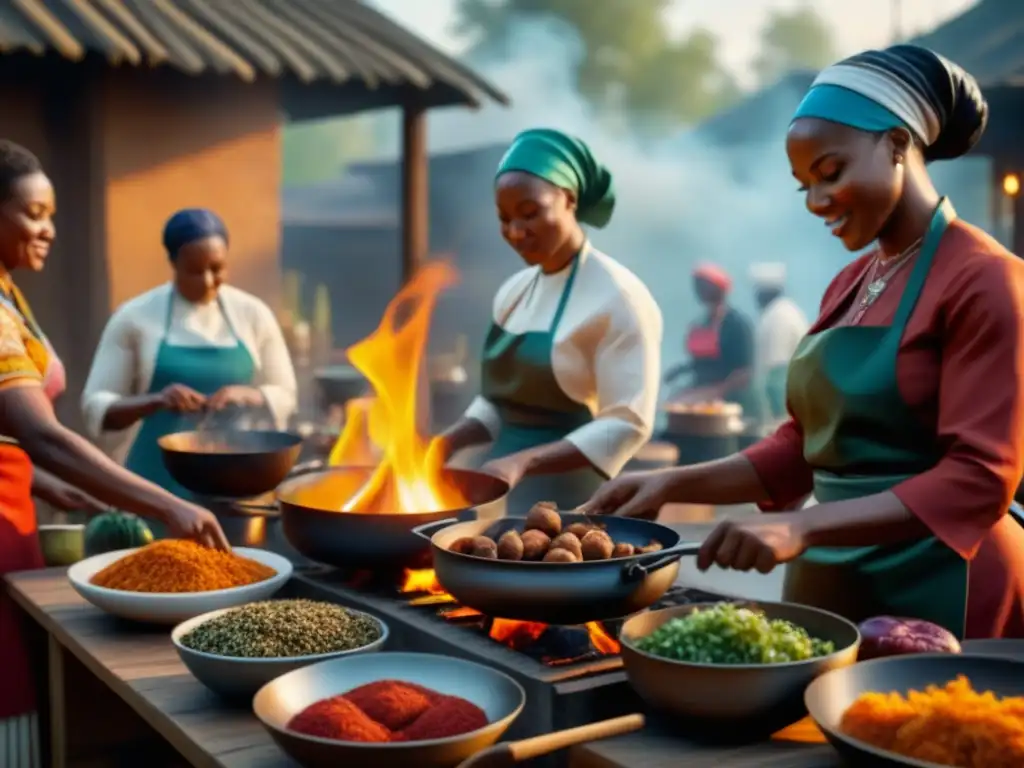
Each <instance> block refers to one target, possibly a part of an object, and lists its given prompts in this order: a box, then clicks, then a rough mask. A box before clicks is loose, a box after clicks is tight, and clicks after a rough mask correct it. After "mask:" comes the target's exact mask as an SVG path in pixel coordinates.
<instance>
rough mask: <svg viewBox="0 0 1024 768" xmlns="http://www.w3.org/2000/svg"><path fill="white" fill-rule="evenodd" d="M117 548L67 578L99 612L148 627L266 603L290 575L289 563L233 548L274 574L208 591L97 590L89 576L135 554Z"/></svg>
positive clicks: (83, 563)
mask: <svg viewBox="0 0 1024 768" xmlns="http://www.w3.org/2000/svg"><path fill="white" fill-rule="evenodd" d="M137 551H138V548H136V549H120V550H118V551H116V552H106V553H104V554H102V555H96V556H95V557H90V558H88V559H87V560H82V561H81V562H80V563H75V564H74V565H73V566H71V567H70V568H68V579H69V580H70V581H71V586H72V587H74V588H75V591H76V592H77V593H78V594H80V595H81V596H82V597H84V598H85V599H86V600H88V601H89V602H90V603H92V604H93V605H95V606H96V607H97V608H99V609H100V610H101V611H104V612H105V613H109V614H111V615H112V616H120V617H121V618H123V619H131V620H133V621H142V622H146V623H149V624H178V623H179V622H182V621H185V620H186V619H191V618H193V617H195V616H199V615H201V614H204V613H209V612H210V611H216V610H218V609H220V608H234V607H235V606H238V605H245V604H246V603H251V602H254V601H256V600H266V599H267V598H269V597H271V596H272V595H273V594H274V593H275V592H277V590H279V589H280V588H281V587H283V586H284V585H285V584H286V583H287V582H288V579H290V578H291V575H292V564H291V561H290V560H288V559H287V558H285V557H282V556H281V555H275V554H274V553H273V552H267V551H266V550H263V549H249V548H248V547H235V550H234V551H235V554H237V555H241V556H242V557H248V558H249V559H251V560H256V561H257V562H260V563H263V564H264V565H267V566H270V567H271V568H273V569H274V570H275V571H277V575H275V576H271V577H270V578H269V579H267V580H266V581H260V582H257V583H256V584H248V585H246V586H244V587H232V588H231V589H216V590H213V591H210V592H126V591H124V590H120V589H107V588H105V587H97V586H96V585H95V584H92V583H90V582H91V580H92V577H93V576H95V575H96V574H97V573H98V572H99V571H101V570H103V569H104V568H106V567H107V566H108V565H110V564H111V563H113V562H114V561H115V560H120V559H121V558H122V557H125V556H126V555H130V554H132V553H133V552H137Z"/></svg>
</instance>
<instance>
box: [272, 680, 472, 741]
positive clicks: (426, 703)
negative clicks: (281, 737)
mask: <svg viewBox="0 0 1024 768" xmlns="http://www.w3.org/2000/svg"><path fill="white" fill-rule="evenodd" d="M487 722H488V720H487V715H486V714H485V713H484V711H483V710H482V709H480V707H478V706H477V705H476V704H473V703H472V702H470V701H466V700H465V699H463V698H460V697H458V696H447V695H445V694H441V693H438V692H437V691H434V690H431V689H430V688H425V687H423V686H421V685H416V684H415V683H406V682H402V681H400V680H378V681H375V682H372V683H367V684H366V685H361V686H359V687H358V688H353V689H352V690H351V691H349V692H347V693H344V694H341V695H339V696H332V697H331V698H328V699H323V700H321V701H317V702H315V703H313V704H311V705H309V706H308V707H306V708H305V709H304V710H302V712H300V713H299V714H297V715H295V716H294V717H293V718H292V719H291V720H290V721H289V722H288V729H289V730H292V731H296V732H298V733H302V734H305V735H306V736H316V737H319V738H323V739H336V740H338V741H361V742H378V743H380V742H388V741H391V742H412V741H429V740H431V739H444V738H449V737H451V736H459V735H461V734H464V733H469V732H471V731H475V730H478V729H480V728H483V727H484V726H485V725H487Z"/></svg>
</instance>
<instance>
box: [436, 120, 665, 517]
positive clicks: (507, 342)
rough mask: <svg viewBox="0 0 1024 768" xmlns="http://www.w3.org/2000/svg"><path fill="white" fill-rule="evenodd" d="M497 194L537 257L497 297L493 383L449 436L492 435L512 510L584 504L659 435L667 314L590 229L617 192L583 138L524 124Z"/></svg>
mask: <svg viewBox="0 0 1024 768" xmlns="http://www.w3.org/2000/svg"><path fill="white" fill-rule="evenodd" d="M494 198H495V204H496V207H497V213H498V222H499V225H500V227H501V234H502V236H503V237H504V238H505V241H506V242H507V243H508V244H509V245H510V246H511V247H512V249H513V250H515V252H516V253H518V254H519V256H520V258H521V259H522V260H523V261H524V262H525V263H526V264H527V267H526V269H523V270H521V271H519V272H517V273H516V274H515V275H513V276H512V277H511V278H510V279H509V280H507V281H506V282H505V284H504V285H503V286H502V287H501V289H500V290H499V291H498V294H497V296H496V297H495V300H494V309H493V316H492V318H491V326H490V330H489V332H488V334H487V340H486V343H485V346H484V350H483V355H482V358H483V361H482V365H481V379H482V383H483V391H482V392H481V394H480V396H479V397H478V398H477V399H476V400H475V401H474V402H473V403H472V404H471V405H470V407H469V410H468V411H467V412H466V414H465V416H464V418H463V419H462V420H461V421H459V422H458V423H457V424H456V425H455V426H454V427H453V428H452V429H450V430H448V432H447V433H446V434H445V436H444V437H445V439H444V441H443V444H444V445H445V446H446V448H447V451H448V453H449V454H451V453H454V452H455V451H457V450H459V449H462V448H465V447H467V446H470V445H473V444H476V443H487V442H490V443H491V444H492V445H491V449H490V452H489V454H488V458H489V459H490V460H491V461H490V463H489V464H488V465H487V466H485V468H484V469H485V471H490V472H491V473H493V474H496V475H499V476H501V477H503V478H505V479H506V480H508V481H509V483H510V485H512V486H516V487H515V489H514V491H513V493H512V495H511V497H510V501H509V505H510V512H511V513H512V514H519V515H524V514H526V511H527V510H528V509H529V508H530V506H532V505H533V504H534V503H535V502H537V501H544V500H547V501H553V502H555V503H556V504H557V505H558V506H559V507H560V508H563V509H571V508H573V507H575V506H576V505H578V504H580V503H582V502H583V501H584V500H585V499H586V498H587V497H589V496H590V494H591V493H593V491H594V490H596V489H597V487H598V486H599V485H600V484H601V482H602V481H603V479H604V478H605V477H612V476H615V475H616V474H618V473H619V471H620V470H621V469H622V467H623V466H624V465H625V463H626V462H627V461H628V460H629V459H630V458H631V457H632V456H633V454H634V453H635V452H636V451H637V450H639V448H640V447H641V446H643V444H644V443H646V442H647V440H648V439H649V438H650V435H651V430H652V427H653V423H654V410H655V406H656V403H657V395H658V383H659V381H658V380H659V369H660V347H661V333H662V323H661V311H660V310H659V309H658V306H657V304H656V303H655V301H654V299H653V297H652V296H651V294H650V292H649V291H648V290H647V288H646V286H644V285H643V283H641V282H640V280H639V279H637V277H636V276H635V275H634V274H633V273H632V272H629V271H628V270H627V269H625V268H624V267H623V266H622V265H620V264H618V263H617V262H615V261H613V260H612V259H611V258H609V257H608V256H606V255H605V254H603V253H601V252H599V251H598V250H596V249H595V248H594V247H593V246H591V245H590V243H589V241H588V239H587V236H586V234H585V233H584V231H583V228H582V226H581V225H590V226H592V227H595V228H601V227H603V226H604V225H605V224H607V223H608V221H609V220H610V219H611V216H612V211H613V209H614V207H615V192H614V188H613V185H612V176H611V173H610V172H609V171H608V169H607V168H605V167H604V166H603V165H601V164H600V163H598V162H597V160H596V159H595V158H594V156H593V154H592V153H591V151H590V149H589V147H587V145H586V144H584V143H583V142H582V141H580V140H579V139H576V138H573V137H571V136H567V135H566V134H564V133H561V132H559V131H553V130H547V129H534V130H529V131H524V132H523V133H521V134H519V136H517V137H516V139H515V140H514V141H513V142H512V146H511V147H510V148H509V150H508V152H507V153H506V154H505V156H504V158H503V159H502V161H501V163H500V164H499V167H498V172H497V174H496V175H495V183H494ZM521 480H522V481H523V482H522V484H520V481H521Z"/></svg>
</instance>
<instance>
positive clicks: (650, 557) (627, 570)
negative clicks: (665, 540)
mask: <svg viewBox="0 0 1024 768" xmlns="http://www.w3.org/2000/svg"><path fill="white" fill-rule="evenodd" d="M700 546H701V545H700V543H699V542H695V541H681V542H679V543H678V544H676V545H675V546H674V547H669V548H668V549H660V550H658V551H657V552H646V553H644V554H642V555H637V556H636V557H634V558H633V559H632V560H631V561H630V562H628V563H626V564H625V565H624V566H622V580H623V581H640V580H641V579H644V578H646V577H647V575H648V574H650V573H654V571H657V570H658V569H660V568H664V567H665V566H666V565H672V563H674V562H676V561H677V560H679V559H680V558H681V557H686V556H688V555H696V554H697V553H698V552H700Z"/></svg>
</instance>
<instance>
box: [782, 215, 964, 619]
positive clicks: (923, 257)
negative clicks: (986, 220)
mask: <svg viewBox="0 0 1024 768" xmlns="http://www.w3.org/2000/svg"><path fill="white" fill-rule="evenodd" d="M955 218H956V213H955V211H954V210H953V207H952V206H951V205H950V204H949V202H948V201H946V200H945V199H944V200H943V201H942V203H941V205H940V206H939V208H938V210H937V211H936V213H935V216H934V218H933V219H932V222H931V225H930V227H929V229H928V232H927V234H926V236H925V238H924V242H923V244H922V247H921V252H920V254H919V255H918V257H917V261H916V263H915V264H914V265H913V269H912V271H911V273H910V277H909V278H908V280H907V286H906V288H905V289H904V292H903V296H902V297H901V299H900V303H899V307H898V308H897V310H896V314H895V317H894V318H893V323H892V325H891V326H888V327H870V326H848V327H838V328H830V329H826V330H823V331H821V332H819V333H816V334H813V335H808V336H806V337H805V338H804V339H803V341H801V342H800V345H799V346H798V347H797V350H796V353H795V354H794V356H793V360H792V361H791V362H790V366H789V380H788V387H787V395H788V400H789V406H790V408H791V409H792V411H793V415H794V417H795V418H796V420H797V422H799V424H800V425H801V427H802V429H803V433H804V457H805V458H806V460H807V462H808V463H809V464H810V465H811V466H812V467H813V468H814V497H815V499H817V501H818V503H822V504H824V503H828V502H832V501H841V500H844V499H856V498H860V497H863V496H869V495H872V494H876V493H881V492H883V491H886V490H888V489H890V488H892V487H893V486H895V485H896V484H898V483H900V482H901V481H903V480H905V479H907V478H910V477H912V476H914V475H918V474H920V473H922V472H925V471H927V470H928V469H930V468H932V467H933V466H935V464H936V463H937V462H938V460H939V458H940V457H941V452H940V450H939V447H938V446H937V445H936V439H935V433H934V430H932V429H929V428H928V427H927V426H926V425H924V424H922V423H921V420H920V419H919V418H918V417H917V416H916V415H915V414H914V413H913V412H912V411H911V410H910V409H909V408H908V407H907V405H906V403H904V401H903V399H902V397H901V395H900V392H899V388H898V386H897V381H896V357H897V353H898V351H899V345H900V339H901V338H902V336H903V332H904V330H905V328H906V325H907V320H908V319H909V317H910V315H911V313H912V312H913V310H914V306H915V305H916V304H917V300H918V298H919V297H920V295H921V290H922V288H923V286H924V283H925V278H926V277H927V276H928V270H929V268H930V266H931V264H932V261H933V260H934V258H935V252H936V250H937V249H938V245H939V241H940V240H941V238H942V235H943V233H944V232H945V231H946V228H947V227H948V226H949V224H950V222H952V221H953V220H954V219H955ZM804 514H809V515H813V514H814V508H813V507H811V508H809V509H808V510H807V511H806V512H805V513H804ZM967 568H968V564H967V562H966V561H965V560H963V558H961V557H960V556H959V555H958V554H957V553H956V552H954V551H953V550H951V549H950V548H949V547H947V546H946V545H945V544H943V543H942V542H941V541H940V540H938V539H937V538H935V537H934V536H932V537H929V538H927V539H924V540H921V541H914V542H910V543H906V544H899V545H893V546H871V547H816V548H812V549H809V550H808V551H807V552H805V553H804V555H803V556H802V557H800V558H799V559H797V560H796V561H794V562H792V563H790V564H789V566H788V568H787V572H786V581H785V587H784V592H783V594H784V598H783V599H785V600H788V601H793V602H797V603H803V604H806V605H814V606H817V607H820V608H824V609H826V610H831V611H833V612H835V613H839V614H841V615H843V616H846V617H847V618H849V619H850V620H853V621H861V620H863V619H865V618H868V617H870V616H877V615H882V614H888V615H896V616H907V617H913V618H919V619H924V620H927V621H930V622H933V623H935V624H938V625H940V626H943V627H945V628H946V629H948V630H950V631H951V632H953V633H954V634H956V635H957V636H958V637H961V638H962V637H963V635H964V630H965V626H964V624H965V621H966V613H967V576H968V572H967Z"/></svg>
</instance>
